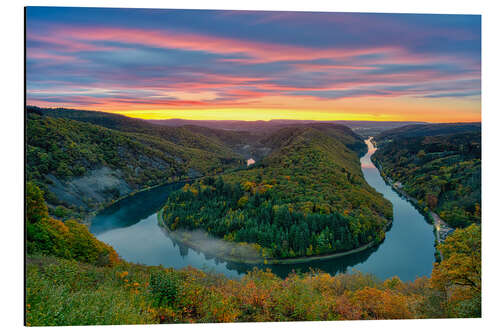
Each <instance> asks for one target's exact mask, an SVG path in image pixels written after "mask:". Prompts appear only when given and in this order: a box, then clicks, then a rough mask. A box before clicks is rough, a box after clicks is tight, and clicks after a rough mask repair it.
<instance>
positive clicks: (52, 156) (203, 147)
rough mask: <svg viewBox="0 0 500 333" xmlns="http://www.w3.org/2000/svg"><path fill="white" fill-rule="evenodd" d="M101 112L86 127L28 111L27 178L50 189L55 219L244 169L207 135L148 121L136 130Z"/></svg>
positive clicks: (42, 111)
mask: <svg viewBox="0 0 500 333" xmlns="http://www.w3.org/2000/svg"><path fill="white" fill-rule="evenodd" d="M93 113H95V114H97V115H96V116H94V117H93V118H91V115H89V116H88V117H87V118H84V117H83V116H81V118H82V119H85V121H78V120H73V119H66V118H63V117H61V116H59V114H58V113H57V112H55V111H53V110H51V109H38V108H28V113H27V123H26V134H27V135H26V142H27V145H26V177H27V179H28V180H29V181H33V182H35V183H36V184H37V185H38V186H40V187H41V188H42V189H43V190H44V192H45V198H46V200H47V202H48V203H49V206H50V213H51V215H55V216H58V217H65V216H66V215H73V216H75V213H78V212H79V213H81V214H83V215H85V213H87V212H89V211H92V210H94V209H96V208H98V207H100V206H101V205H102V204H103V203H106V202H109V201H111V200H114V199H117V198H118V197H121V196H123V195H126V194H129V193H131V192H132V191H134V190H138V189H141V188H144V187H148V186H154V185H157V184H161V183H165V182H170V181H177V180H180V179H184V178H193V177H197V176H201V175H207V174H216V173H220V172H223V171H224V170H226V169H228V168H235V167H240V166H242V165H244V160H243V159H242V158H241V156H240V155H238V154H236V153H234V152H232V151H231V150H230V149H229V148H227V147H226V146H224V145H223V144H222V143H220V142H219V141H215V140H213V139H210V138H208V137H205V136H203V135H202V134H197V133H193V132H190V131H189V130H187V129H168V131H167V130H162V129H156V128H155V126H154V125H150V124H148V123H146V122H144V124H143V127H144V128H141V127H140V126H139V127H137V128H135V132H134V131H133V130H132V129H133V128H134V126H135V124H136V123H137V122H136V121H135V120H133V119H130V118H127V119H122V117H121V116H119V117H116V118H117V119H118V120H119V121H117V120H115V116H114V115H109V116H107V115H106V114H105V116H103V115H100V114H99V112H93ZM47 114H50V115H55V117H52V116H49V115H47ZM68 115H69V116H71V115H73V113H69V114H68ZM70 118H71V117H70ZM73 118H76V117H73ZM123 118H126V117H123ZM89 119H91V120H92V121H87V120H89ZM138 123H139V124H141V122H140V121H138ZM102 125H107V126H109V127H110V128H107V127H103V126H102ZM112 128H113V129H112ZM76 216H78V215H77V214H76Z"/></svg>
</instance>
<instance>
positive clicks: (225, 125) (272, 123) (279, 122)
mask: <svg viewBox="0 0 500 333" xmlns="http://www.w3.org/2000/svg"><path fill="white" fill-rule="evenodd" d="M147 121H148V122H150V123H152V124H157V125H164V126H172V127H177V126H185V125H195V126H202V127H208V128H214V129H223V130H236V131H249V132H253V133H255V132H270V131H275V130H277V129H280V128H283V127H288V126H297V125H304V124H314V123H316V124H319V123H322V124H340V125H345V126H347V127H349V128H350V129H352V130H353V131H354V132H356V133H357V134H359V135H361V136H363V137H368V136H375V135H376V134H379V133H380V132H382V131H385V130H388V129H392V128H396V127H401V126H406V125H414V124H423V122H411V121H410V122H408V121H407V122H402V121H355V120H352V121H351V120H335V121H314V120H290V119H273V120H269V121H262V120H259V121H240V120H187V119H162V120H147Z"/></svg>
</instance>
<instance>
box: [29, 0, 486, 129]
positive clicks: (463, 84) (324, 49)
mask: <svg viewBox="0 0 500 333" xmlns="http://www.w3.org/2000/svg"><path fill="white" fill-rule="evenodd" d="M480 26H481V20H480V17H479V16H473V15H411V14H352V13H349V14H348V13H303V12H296V13H295V12H254V11H249V12H234V11H196V10H132V9H97V8H57V7H52V8H49V7H29V8H28V10H27V95H28V103H29V104H36V105H41V106H64V107H78V108H82V109H83V108H84V109H99V110H107V111H114V112H121V113H126V114H128V115H132V116H133V115H136V116H139V117H145V115H146V114H149V115H152V114H154V116H155V117H157V116H158V115H161V114H162V112H163V114H164V115H165V117H170V116H171V115H172V114H177V116H176V117H177V118H182V117H191V118H193V117H198V119H206V117H207V115H210V116H211V117H215V118H217V113H214V110H219V112H220V113H219V114H220V116H219V117H218V118H224V119H230V118H227V117H230V116H231V114H230V113H228V112H229V111H228V110H244V109H247V110H249V112H247V113H245V112H240V111H238V112H235V113H234V114H233V116H234V119H246V118H249V117H250V114H252V116H251V117H256V116H258V115H260V116H261V117H264V118H267V117H268V116H264V110H265V112H266V113H271V118H279V117H284V116H288V117H292V118H294V119H296V118H297V117H299V118H300V117H302V118H303V119H312V118H307V117H312V116H313V115H314V117H315V118H318V119H319V118H321V119H346V117H347V118H350V119H363V117H365V118H366V119H368V118H373V117H375V118H377V112H378V114H379V118H380V119H382V118H383V119H388V118H391V117H392V118H393V119H396V118H397V119H400V118H401V117H403V118H404V119H409V120H428V121H456V120H457V119H458V120H462V121H466V120H480V107H481V103H480V94H481V93H480V91H481V83H480V78H481V42H480V41H481V30H480ZM375 103H376V105H384V106H385V109H384V110H383V111H380V110H379V111H375V110H376V109H377V108H375V107H373V106H374V105H375ZM370 105H371V106H372V112H371V113H370V111H369V109H370ZM416 106H419V107H420V109H418V108H416ZM189 109H192V110H191V111H189ZM145 110H147V112H145ZM151 110H156V111H154V112H152V111H151ZM193 110H196V111H193ZM203 110H205V113H203ZM256 110H257V111H256ZM258 110H261V111H258ZM273 110H274V111H273ZM283 110H287V111H286V112H285V111H283ZM396 110H397V111H396ZM456 110H460V111H459V112H456ZM401 115H403V116H401ZM360 117H361V118H360ZM215 118H214V119H215ZM252 119H253V118H252Z"/></svg>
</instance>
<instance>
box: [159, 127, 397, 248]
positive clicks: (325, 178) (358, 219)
mask: <svg viewBox="0 0 500 333" xmlns="http://www.w3.org/2000/svg"><path fill="white" fill-rule="evenodd" d="M263 142H265V143H266V144H267V145H269V146H271V147H273V150H272V152H271V153H270V154H269V155H268V156H266V157H265V158H264V159H262V160H261V161H259V162H258V163H257V164H256V165H255V166H253V167H251V168H249V169H247V170H237V171H233V172H228V173H225V174H224V175H223V176H221V177H218V178H214V177H209V178H205V179H203V180H200V181H198V182H195V183H194V184H192V185H189V184H188V185H186V186H185V187H184V188H183V189H182V190H180V191H178V192H176V193H174V194H172V195H171V196H170V197H169V198H168V199H167V202H166V205H165V207H164V216H163V218H164V221H165V223H166V225H167V226H168V227H169V228H171V229H189V230H191V229H204V230H206V231H208V232H209V233H210V234H212V235H214V236H217V237H221V238H222V237H223V238H224V239H226V240H229V241H235V242H247V243H255V244H257V245H259V246H260V247H261V248H262V253H263V256H264V257H272V258H287V257H299V256H311V255H320V254H327V253H335V252H342V251H347V250H351V249H354V248H357V247H360V246H362V245H366V244H369V243H373V244H375V243H379V242H380V241H382V240H383V239H384V235H385V230H386V228H387V227H388V225H389V224H390V221H391V219H392V206H391V204H390V202H389V201H387V200H386V199H384V198H383V197H382V195H381V194H379V193H377V192H376V191H375V190H374V189H373V188H371V187H370V186H368V184H367V183H366V181H365V180H364V178H363V175H362V172H361V168H360V165H359V154H361V153H363V150H364V149H366V148H363V146H364V145H363V146H362V141H361V139H360V138H359V137H357V136H356V135H355V134H354V133H353V132H352V131H351V130H349V129H348V128H346V127H344V126H339V125H326V126H298V127H290V128H284V129H281V130H279V131H277V132H275V133H273V134H272V135H270V136H269V137H266V138H265V139H263ZM359 142H361V144H359ZM347 146H349V147H351V148H353V149H357V153H356V152H355V151H353V150H351V149H349V148H348V147H347Z"/></svg>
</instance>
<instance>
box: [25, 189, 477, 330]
mask: <svg viewBox="0 0 500 333" xmlns="http://www.w3.org/2000/svg"><path fill="white" fill-rule="evenodd" d="M26 223H27V261H26V303H25V310H26V312H25V314H26V317H25V318H26V325H27V326H54V325H106V324H121V325H124V324H155V323H192V322H205V323H206V322H252V321H302V320H360V319H403V318H408V319H411V318H446V317H480V316H481V302H480V301H481V260H480V259H481V237H480V227H478V226H477V225H475V224H473V225H471V226H469V227H468V228H466V229H461V230H457V231H456V232H455V233H454V234H453V235H451V236H450V237H448V238H447V240H446V242H445V243H443V244H441V245H439V247H440V250H441V251H442V253H443V260H442V261H441V262H440V263H436V264H435V267H434V270H433V272H432V276H431V277H430V278H427V277H422V278H418V279H416V280H415V281H414V282H402V281H401V280H400V279H398V278H397V277H393V278H390V279H387V280H386V281H380V280H378V279H377V278H375V277H374V276H372V275H366V274H362V273H354V274H350V275H346V274H341V275H337V276H331V275H329V274H326V273H322V272H319V271H311V272H306V273H301V274H296V273H292V274H290V275H289V276H288V277H287V278H285V279H281V278H279V277H277V276H276V275H274V274H273V273H271V272H269V271H261V270H257V269H255V270H253V271H252V272H249V273H248V274H247V275H246V276H245V277H243V278H242V279H241V280H230V279H228V278H226V277H224V276H222V275H217V274H214V273H206V272H203V271H200V270H196V269H192V268H186V269H182V270H174V269H171V268H163V267H156V266H142V265H136V264H131V263H128V262H125V261H123V260H121V259H119V258H118V257H117V256H116V252H115V251H114V250H113V249H112V248H110V247H109V246H107V245H105V244H103V243H101V242H100V241H99V240H97V239H95V238H94V236H92V235H91V234H90V233H89V231H88V230H87V228H86V227H85V226H83V225H81V224H79V223H78V222H75V221H71V220H67V221H64V222H63V221H60V220H57V219H53V218H51V217H49V216H48V208H47V205H46V203H45V201H44V199H43V193H42V191H41V190H40V189H39V188H38V187H37V186H36V185H35V184H33V183H28V184H27V187H26Z"/></svg>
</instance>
